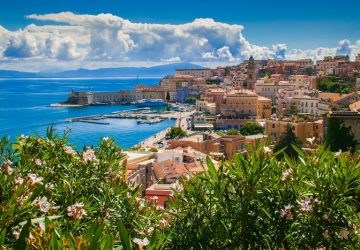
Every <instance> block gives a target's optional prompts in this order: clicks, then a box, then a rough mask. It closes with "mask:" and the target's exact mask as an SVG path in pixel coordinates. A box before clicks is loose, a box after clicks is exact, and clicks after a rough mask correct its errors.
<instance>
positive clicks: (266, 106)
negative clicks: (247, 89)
mask: <svg viewBox="0 0 360 250" xmlns="http://www.w3.org/2000/svg"><path fill="white" fill-rule="evenodd" d="M270 116H271V100H270V99H269V98H266V97H263V96H258V99H257V118H258V119H267V118H270Z"/></svg>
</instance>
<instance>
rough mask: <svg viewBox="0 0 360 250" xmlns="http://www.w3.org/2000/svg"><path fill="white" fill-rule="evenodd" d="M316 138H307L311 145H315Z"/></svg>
mask: <svg viewBox="0 0 360 250" xmlns="http://www.w3.org/2000/svg"><path fill="white" fill-rule="evenodd" d="M315 139H316V138H315V137H309V138H306V140H307V141H308V142H309V143H310V144H313V142H314V141H315Z"/></svg>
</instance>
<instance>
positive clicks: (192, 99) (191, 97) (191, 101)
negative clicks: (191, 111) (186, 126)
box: [186, 96, 197, 104]
mask: <svg viewBox="0 0 360 250" xmlns="http://www.w3.org/2000/svg"><path fill="white" fill-rule="evenodd" d="M196 100H197V99H196V98H195V97H193V96H190V97H188V98H187V99H186V102H187V103H191V104H195V103H196Z"/></svg>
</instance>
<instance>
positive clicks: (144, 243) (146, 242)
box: [133, 237, 150, 250]
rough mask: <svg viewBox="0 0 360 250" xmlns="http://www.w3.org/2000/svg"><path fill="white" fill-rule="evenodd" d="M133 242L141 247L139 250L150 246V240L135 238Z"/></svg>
mask: <svg viewBox="0 0 360 250" xmlns="http://www.w3.org/2000/svg"><path fill="white" fill-rule="evenodd" d="M133 242H134V243H135V244H137V245H138V246H139V249H140V250H142V249H143V248H144V247H146V246H147V245H149V243H150V242H149V240H148V239H147V238H146V237H145V238H144V239H143V240H142V239H139V238H134V239H133Z"/></svg>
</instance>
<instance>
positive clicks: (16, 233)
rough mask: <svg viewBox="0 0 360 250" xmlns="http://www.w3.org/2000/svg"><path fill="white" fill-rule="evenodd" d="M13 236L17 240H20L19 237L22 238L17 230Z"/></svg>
mask: <svg viewBox="0 0 360 250" xmlns="http://www.w3.org/2000/svg"><path fill="white" fill-rule="evenodd" d="M12 234H13V235H14V237H15V239H19V236H20V231H19V230H17V229H15V230H14V231H13V232H12Z"/></svg>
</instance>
